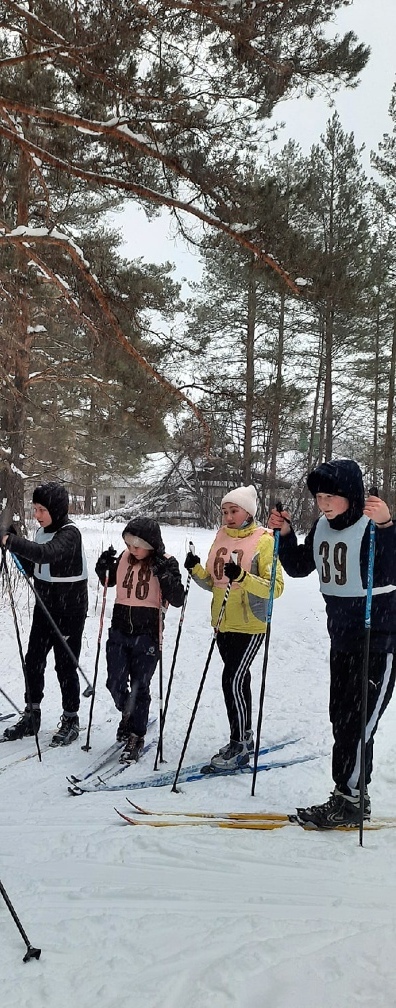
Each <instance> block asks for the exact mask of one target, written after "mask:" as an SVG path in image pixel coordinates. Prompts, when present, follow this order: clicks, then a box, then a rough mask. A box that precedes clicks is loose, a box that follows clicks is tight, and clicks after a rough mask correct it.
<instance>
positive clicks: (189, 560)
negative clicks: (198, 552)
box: [184, 551, 201, 574]
mask: <svg viewBox="0 0 396 1008" xmlns="http://www.w3.org/2000/svg"><path fill="white" fill-rule="evenodd" d="M199 563H201V558H200V557H199V556H194V553H191V551H190V552H189V553H187V556H186V559H185V561H184V566H185V568H186V570H188V573H189V574H191V571H192V569H193V567H195V565H196V564H199Z"/></svg>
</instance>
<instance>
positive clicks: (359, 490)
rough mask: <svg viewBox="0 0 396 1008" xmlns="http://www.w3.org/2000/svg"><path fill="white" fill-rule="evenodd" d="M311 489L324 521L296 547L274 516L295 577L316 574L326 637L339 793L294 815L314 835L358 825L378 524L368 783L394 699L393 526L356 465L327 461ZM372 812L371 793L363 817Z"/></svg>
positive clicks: (283, 517)
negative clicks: (371, 558) (382, 722)
mask: <svg viewBox="0 0 396 1008" xmlns="http://www.w3.org/2000/svg"><path fill="white" fill-rule="evenodd" d="M307 485H308V488H309V490H310V491H311V493H312V495H313V496H314V497H315V498H316V502H317V504H318V507H319V510H320V511H321V512H322V515H321V517H320V518H319V519H318V520H317V521H315V523H314V525H313V527H312V529H311V531H310V532H309V533H308V535H307V536H306V538H305V541H304V543H302V544H301V545H298V544H297V538H296V535H295V532H294V531H293V529H292V528H291V525H290V520H289V519H290V516H289V515H288V514H287V512H285V511H283V512H282V513H281V514H279V513H278V512H277V511H276V510H273V511H272V512H271V515H270V518H269V526H270V527H271V528H273V529H279V531H280V542H279V559H280V561H281V564H282V566H283V567H284V569H285V571H286V572H287V574H289V575H290V576H291V577H305V576H306V575H307V574H310V573H311V571H313V570H314V569H315V567H316V569H317V571H318V574H319V579H320V590H321V592H322V594H323V597H324V600H325V604H326V611H327V627H328V631H329V636H330V641H331V650H330V720H331V722H332V727H333V736H334V746H333V761H332V773H333V779H334V783H335V789H334V792H333V794H332V795H331V796H330V799H329V800H328V801H327V802H324V804H323V805H313V806H312V807H310V808H306V809H297V815H298V818H299V820H300V821H301V822H302V823H303V824H305V823H307V824H310V825H311V826H315V827H316V828H317V829H335V828H336V827H337V826H355V825H358V823H359V776H360V739H361V696H362V668H363V650H364V633H365V608H366V595H367V571H368V552H369V522H370V519H371V520H372V521H373V522H374V523H375V526H376V529H375V563H374V587H373V599H372V609H371V636H370V655H369V672H368V680H369V681H368V702H367V721H366V726H367V727H366V746H365V782H366V783H367V784H368V783H369V782H370V780H371V772H372V765H373V744H374V735H375V732H376V730H377V727H378V722H379V719H380V717H381V716H382V714H383V712H384V710H385V708H386V707H387V705H388V703H389V701H390V698H391V696H392V692H393V687H394V683H395V673H396V657H395V652H396V551H395V547H396V525H395V522H394V521H392V518H391V515H390V512H389V508H388V505H387V504H386V503H385V501H383V500H381V499H380V498H379V497H375V496H373V495H370V496H369V497H368V500H367V502H366V505H365V500H364V489H363V479H362V473H361V470H360V468H359V466H358V465H357V463H356V462H354V461H353V460H351V459H338V460H333V461H331V462H323V463H322V464H321V465H319V466H318V467H317V469H314V470H313V472H311V473H310V475H309V476H308V479H307ZM370 813H371V807H370V799H369V796H368V793H367V791H366V794H365V800H364V818H365V819H369V818H370Z"/></svg>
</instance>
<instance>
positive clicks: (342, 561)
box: [313, 515, 369, 598]
mask: <svg viewBox="0 0 396 1008" xmlns="http://www.w3.org/2000/svg"><path fill="white" fill-rule="evenodd" d="M368 522H369V519H368V518H367V516H366V515H362V517H361V518H359V521H357V522H355V524H354V525H350V527H349V528H346V529H342V530H339V529H333V528H331V526H330V525H329V523H328V521H327V518H325V517H324V515H322V517H321V518H319V521H318V524H317V526H316V529H315V535H314V541H313V550H314V560H315V565H316V569H317V571H318V574H319V580H320V590H321V592H322V593H323V595H339V596H344V597H355V598H356V597H361V596H364V595H366V589H365V588H364V587H363V584H362V578H361V574H360V550H361V545H362V539H363V536H364V533H365V530H366V528H367V525H368Z"/></svg>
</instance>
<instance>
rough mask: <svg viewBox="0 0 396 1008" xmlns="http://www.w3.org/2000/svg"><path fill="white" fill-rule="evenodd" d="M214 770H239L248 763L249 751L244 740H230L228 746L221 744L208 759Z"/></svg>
mask: <svg viewBox="0 0 396 1008" xmlns="http://www.w3.org/2000/svg"><path fill="white" fill-rule="evenodd" d="M210 763H211V766H212V767H213V769H214V770H239V768H240V767H244V766H247V765H248V763H249V752H248V747H247V745H246V742H236V741H234V740H233V739H231V740H230V742H229V743H228V746H223V748H222V749H220V751H219V752H218V753H215V755H214V756H212V759H211V761H210Z"/></svg>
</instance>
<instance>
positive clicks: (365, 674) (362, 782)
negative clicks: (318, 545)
mask: <svg viewBox="0 0 396 1008" xmlns="http://www.w3.org/2000/svg"><path fill="white" fill-rule="evenodd" d="M369 494H373V495H374V496H375V497H378V490H377V487H371V489H370V490H369ZM369 536H370V538H369V552H368V566H367V595H366V611H365V616H364V650H363V666H362V698H361V722H360V773H359V845H360V847H363V822H364V793H365V788H366V722H367V695H368V678H369V661H370V636H371V603H372V598H373V582H374V558H375V522H373V521H372V520H370V531H369Z"/></svg>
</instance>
